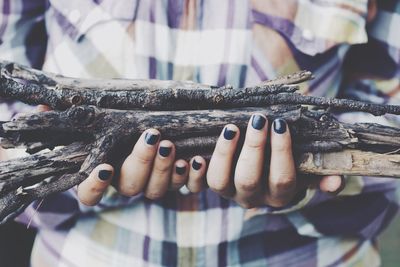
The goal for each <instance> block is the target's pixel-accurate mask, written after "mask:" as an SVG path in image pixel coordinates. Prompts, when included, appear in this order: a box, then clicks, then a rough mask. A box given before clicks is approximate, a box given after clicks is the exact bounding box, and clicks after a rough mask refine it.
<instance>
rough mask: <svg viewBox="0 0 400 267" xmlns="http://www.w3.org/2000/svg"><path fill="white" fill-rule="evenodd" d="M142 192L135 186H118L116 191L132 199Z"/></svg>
mask: <svg viewBox="0 0 400 267" xmlns="http://www.w3.org/2000/svg"><path fill="white" fill-rule="evenodd" d="M141 191H142V190H141V189H139V188H138V187H137V186H134V185H125V186H120V188H119V189H118V192H119V193H120V194H121V195H123V196H126V197H133V196H136V195H137V194H139V193H140V192H141Z"/></svg>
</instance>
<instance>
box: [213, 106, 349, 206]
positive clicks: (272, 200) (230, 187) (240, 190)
mask: <svg viewBox="0 0 400 267" xmlns="http://www.w3.org/2000/svg"><path fill="white" fill-rule="evenodd" d="M272 128H273V129H271V131H269V129H268V122H267V119H266V117H265V116H264V115H262V114H255V115H253V116H252V117H251V119H250V121H249V124H248V127H247V132H246V137H245V141H244V145H243V148H242V151H241V153H240V156H239V159H238V160H237V163H236V168H235V171H234V173H232V169H233V167H234V164H235V162H234V154H235V151H236V149H237V144H238V140H239V135H240V132H239V129H238V127H236V126H235V125H232V124H230V125H227V126H226V127H225V128H224V129H223V131H222V133H221V135H220V137H219V139H218V142H217V145H216V147H215V150H214V153H213V155H212V158H211V161H210V164H209V167H208V171H207V183H208V185H209V186H210V188H211V189H212V190H213V191H215V192H217V193H218V194H220V195H221V196H223V197H225V198H230V199H233V200H234V201H236V202H237V203H238V204H239V205H241V206H242V207H244V208H252V207H259V206H262V205H268V206H272V207H283V206H285V205H288V204H289V203H290V202H291V201H293V200H294V199H295V198H296V196H298V195H299V194H300V193H302V192H305V190H306V188H307V187H308V186H310V185H313V184H315V183H317V184H319V187H320V189H321V190H323V191H326V192H331V193H337V192H338V191H340V189H341V188H343V184H344V182H343V179H342V178H341V177H340V176H325V177H320V178H319V179H318V180H315V178H311V177H305V178H303V179H299V177H297V176H296V170H295V165H294V160H293V155H292V143H291V138H290V131H289V128H288V127H287V124H286V122H285V121H284V120H281V119H277V120H275V121H274V122H273V124H272ZM267 138H270V140H271V155H270V158H266V156H265V149H266V142H267ZM267 162H269V167H267V168H265V165H266V163H267ZM266 169H267V170H266ZM232 177H233V178H232ZM307 179H308V180H307Z"/></svg>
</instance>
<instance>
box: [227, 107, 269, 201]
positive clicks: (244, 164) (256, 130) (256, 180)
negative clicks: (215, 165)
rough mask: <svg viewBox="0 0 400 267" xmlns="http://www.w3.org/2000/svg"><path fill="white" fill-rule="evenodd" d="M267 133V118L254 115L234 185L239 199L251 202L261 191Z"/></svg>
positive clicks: (241, 153)
mask: <svg viewBox="0 0 400 267" xmlns="http://www.w3.org/2000/svg"><path fill="white" fill-rule="evenodd" d="M267 133H268V123H267V118H266V117H265V116H264V115H261V114H254V115H253V116H252V117H251V118H250V121H249V124H248V126H247V131H246V137H245V141H244V144H243V148H242V151H241V152H240V156H239V159H238V162H237V165H236V169H235V178H234V183H235V188H236V195H237V197H238V199H242V200H244V201H246V200H249V199H250V198H253V197H254V196H255V195H256V192H258V191H260V190H261V187H260V185H261V177H262V173H263V167H264V151H265V144H266V140H267Z"/></svg>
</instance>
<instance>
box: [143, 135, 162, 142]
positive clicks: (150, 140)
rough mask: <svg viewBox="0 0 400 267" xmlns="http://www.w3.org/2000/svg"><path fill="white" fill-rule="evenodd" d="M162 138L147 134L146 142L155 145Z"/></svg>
mask: <svg viewBox="0 0 400 267" xmlns="http://www.w3.org/2000/svg"><path fill="white" fill-rule="evenodd" d="M159 137H160V135H159V134H152V133H146V135H145V136H144V140H145V141H146V143H147V144H148V145H155V144H156V143H157V141H158V138H159Z"/></svg>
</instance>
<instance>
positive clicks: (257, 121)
mask: <svg viewBox="0 0 400 267" xmlns="http://www.w3.org/2000/svg"><path fill="white" fill-rule="evenodd" d="M266 121H267V120H266V119H265V118H264V117H263V116H261V115H254V116H253V120H252V121H251V126H252V127H253V128H254V129H256V130H261V129H262V128H264V125H265V122H266Z"/></svg>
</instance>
